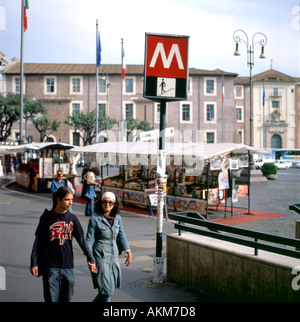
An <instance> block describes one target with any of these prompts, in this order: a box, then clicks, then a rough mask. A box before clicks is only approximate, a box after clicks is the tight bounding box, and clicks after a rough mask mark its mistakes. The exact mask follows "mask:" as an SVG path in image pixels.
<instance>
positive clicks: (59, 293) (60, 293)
mask: <svg viewBox="0 0 300 322" xmlns="http://www.w3.org/2000/svg"><path fill="white" fill-rule="evenodd" d="M43 286H44V299H45V302H70V301H71V298H72V296H73V293H74V272H73V269H61V268H48V270H47V271H46V272H45V273H44V275H43Z"/></svg>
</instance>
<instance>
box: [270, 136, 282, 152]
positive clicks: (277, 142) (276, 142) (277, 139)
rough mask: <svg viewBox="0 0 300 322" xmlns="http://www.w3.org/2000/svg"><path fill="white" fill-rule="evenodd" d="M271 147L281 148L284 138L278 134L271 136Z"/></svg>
mask: <svg viewBox="0 0 300 322" xmlns="http://www.w3.org/2000/svg"><path fill="white" fill-rule="evenodd" d="M271 148H272V149H281V148H282V139H281V136H280V135H278V134H274V135H273V136H272V138H271Z"/></svg>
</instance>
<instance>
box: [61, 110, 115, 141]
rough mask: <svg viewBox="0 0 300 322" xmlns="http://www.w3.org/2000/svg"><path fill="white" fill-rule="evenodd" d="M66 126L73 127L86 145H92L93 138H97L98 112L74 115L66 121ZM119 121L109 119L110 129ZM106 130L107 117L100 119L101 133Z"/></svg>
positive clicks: (99, 127)
mask: <svg viewBox="0 0 300 322" xmlns="http://www.w3.org/2000/svg"><path fill="white" fill-rule="evenodd" d="M65 123H66V124H68V125H69V126H71V127H73V129H74V132H75V133H79V136H80V137H81V138H82V140H83V144H84V145H90V144H92V140H93V138H95V137H96V112H95V111H92V112H87V113H84V112H82V111H80V112H79V113H75V114H73V115H71V116H70V115H69V116H68V119H67V120H66V121H65ZM116 123H117V121H116V120H115V119H111V118H108V129H111V128H112V127H113V125H114V124H116ZM105 129H106V117H99V118H98V130H99V132H100V131H102V130H105Z"/></svg>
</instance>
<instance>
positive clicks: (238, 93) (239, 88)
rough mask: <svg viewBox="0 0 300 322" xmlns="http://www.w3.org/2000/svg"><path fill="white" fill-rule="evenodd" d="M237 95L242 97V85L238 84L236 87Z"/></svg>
mask: <svg viewBox="0 0 300 322" xmlns="http://www.w3.org/2000/svg"><path fill="white" fill-rule="evenodd" d="M235 97H239V98H241V97H242V87H241V86H236V87H235Z"/></svg>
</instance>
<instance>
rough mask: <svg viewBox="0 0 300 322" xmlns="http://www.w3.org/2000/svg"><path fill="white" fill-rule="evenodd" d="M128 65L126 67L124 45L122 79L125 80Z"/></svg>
mask: <svg viewBox="0 0 300 322" xmlns="http://www.w3.org/2000/svg"><path fill="white" fill-rule="evenodd" d="M125 73H126V65H125V51H124V46H123V43H122V79H125Z"/></svg>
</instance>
